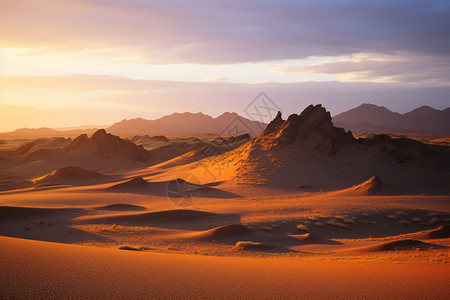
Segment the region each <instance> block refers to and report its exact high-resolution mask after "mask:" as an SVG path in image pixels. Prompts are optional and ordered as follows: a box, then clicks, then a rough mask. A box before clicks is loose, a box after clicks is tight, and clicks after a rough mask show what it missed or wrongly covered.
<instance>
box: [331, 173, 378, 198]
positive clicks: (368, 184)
mask: <svg viewBox="0 0 450 300" xmlns="http://www.w3.org/2000/svg"><path fill="white" fill-rule="evenodd" d="M381 186H382V183H381V180H380V178H378V177H377V176H373V177H371V178H369V179H368V180H366V181H364V182H363V183H361V184H358V185H355V186H352V187H350V188H348V189H343V190H339V191H335V192H332V194H333V195H347V196H368V195H377V194H378V193H379V192H380V189H381Z"/></svg>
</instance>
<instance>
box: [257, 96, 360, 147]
mask: <svg viewBox="0 0 450 300" xmlns="http://www.w3.org/2000/svg"><path fill="white" fill-rule="evenodd" d="M307 139H311V140H312V146H313V148H314V150H316V151H317V152H319V153H321V154H324V155H330V156H332V155H334V154H335V153H336V152H337V151H339V149H340V148H341V147H342V146H343V145H344V144H346V143H348V142H354V141H355V138H354V137H353V135H352V133H351V132H350V131H348V132H345V130H344V129H342V128H337V127H334V126H333V123H332V122H331V115H330V113H329V112H327V111H326V110H325V108H323V107H322V106H321V105H320V104H319V105H316V106H313V105H310V106H308V107H307V108H306V109H305V110H304V111H303V112H302V113H301V114H300V115H296V114H292V115H290V116H289V118H288V119H287V120H286V121H284V120H283V119H282V118H281V113H280V112H278V114H277V116H276V117H275V119H274V120H273V121H272V122H270V124H269V125H268V126H267V128H266V130H264V132H263V133H262V134H261V136H260V137H259V138H258V140H257V143H264V144H266V145H267V146H268V147H269V148H271V147H278V146H287V145H290V144H292V143H294V142H295V141H305V140H307Z"/></svg>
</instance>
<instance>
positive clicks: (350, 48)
mask: <svg viewBox="0 0 450 300" xmlns="http://www.w3.org/2000/svg"><path fill="white" fill-rule="evenodd" d="M448 36H450V4H449V2H448V1H446V0H433V1H423V0H396V1H391V0H389V1H360V0H347V1H332V0H326V1H290V0H282V1H260V0H252V1H209V0H199V1H176V0H173V1H157V0H154V1H137V0H135V1H126V0H96V1H88V0H77V1H75V0H34V1H32V2H30V1H26V0H15V1H7V2H6V3H3V4H2V10H1V11H0V43H1V44H2V45H3V47H20V48H27V49H28V53H29V54H37V53H39V52H42V53H47V52H52V53H58V52H59V53H65V52H70V53H71V52H74V53H86V54H87V55H89V56H93V55H109V56H110V57H111V58H112V59H119V58H122V59H123V60H126V61H133V62H135V63H143V62H144V63H158V64H160V63H201V64H222V63H237V62H258V61H270V60H284V59H303V58H306V57H310V56H342V55H350V54H354V53H368V52H370V53H381V54H389V53H392V52H395V51H409V52H411V53H415V54H417V55H419V54H420V55H431V56H446V57H447V56H448V55H449V54H450V39H449V38H448Z"/></svg>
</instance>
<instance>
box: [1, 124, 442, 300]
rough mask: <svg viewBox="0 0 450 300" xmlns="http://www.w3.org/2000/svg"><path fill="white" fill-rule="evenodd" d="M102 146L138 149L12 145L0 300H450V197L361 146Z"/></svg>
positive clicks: (4, 193)
mask: <svg viewBox="0 0 450 300" xmlns="http://www.w3.org/2000/svg"><path fill="white" fill-rule="evenodd" d="M319 120H320V118H319ZM314 124H315V123H314ZM327 126H328V125H327ZM327 128H328V127H327ZM102 136H103V138H105V139H112V140H114V141H117V142H118V143H120V144H123V145H124V149H125V150H126V151H125V150H124V151H123V152H121V153H120V154H121V155H119V156H117V157H116V155H115V154H116V153H114V151H109V152H108V153H106V154H108V155H107V156H105V155H98V153H97V152H96V151H97V150H98V151H100V150H101V147H100V148H99V147H94V148H95V149H94V150H95V151H92V149H91V148H92V147H91V148H89V147H88V148H89V149H88V148H86V147H85V146H86V145H88V146H89V145H90V144H89V143H87V144H86V145H84V144H83V145H84V146H83V145H81V146H83V147H81V146H80V147H81V148H83V149H84V148H86V149H87V150H89V151H87V150H86V149H84V150H83V149H81V148H78V146H77V147H75V146H74V148H73V149H72V150H73V151H71V152H67V153H66V152H61V151H60V150H61V149H62V148H66V147H67V144H68V143H69V142H68V141H62V142H64V143H62V142H58V143H59V144H58V145H60V144H61V145H60V146H58V147H60V148H61V149H60V150H58V149H59V148H51V149H46V148H40V149H37V150H36V151H40V152H32V151H34V149H33V148H31V150H30V149H28V148H29V147H30V146H27V147H28V148H27V147H25V148H21V147H23V145H27V144H28V143H29V142H32V141H29V140H21V141H13V142H11V141H5V144H3V145H2V147H3V148H2V149H3V150H4V152H2V153H3V154H2V155H4V157H3V158H2V159H1V160H0V171H1V174H3V175H2V176H0V253H1V255H0V299H3V298H6V299H10V298H28V299H36V298H83V299H84V298H92V299H99V298H170V299H173V298H182V299H189V298H195V299H198V298H205V299H230V298H231V299H236V298H241V299H242V298H245V299H267V298H270V299H274V298H275V299H280V298H282V299H291V298H295V299H298V298H302V299H334V298H352V299H354V298H358V299H361V298H363V299H389V298H397V299H405V298H407V299H414V298H422V299H423V298H436V299H448V298H449V296H450V295H449V292H448V286H449V283H450V282H449V280H448V278H450V269H449V268H448V266H449V263H450V259H449V257H450V239H449V235H448V226H449V224H450V193H449V192H448V187H442V186H440V187H439V188H438V189H434V188H435V187H434V186H432V185H429V181H430V180H432V178H431V177H430V178H431V179H428V180H425V181H422V179H423V178H424V177H426V176H427V174H428V173H421V172H419V171H417V172H416V171H411V170H412V169H414V170H415V169H416V166H415V165H399V163H398V162H392V161H388V159H387V158H386V157H384V156H382V157H381V158H380V155H379V153H372V154H373V155H366V154H367V153H366V152H364V151H360V150H357V149H356V148H355V147H356V146H355V145H353V144H351V145H353V146H351V147H350V148H345V147H347V146H345V147H343V148H342V149H341V151H342V152H339V153H336V154H333V155H334V156H327V155H328V154H327V153H330V152H329V151H328V150H330V149H331V150H333V149H334V148H333V147H331V148H326V149H328V150H327V151H325V152H324V153H325V154H320V153H318V152H317V151H316V150H314V148H311V147H310V146H311V145H316V143H317V142H318V141H319V142H320V140H318V139H317V136H314V134H312V135H311V140H310V141H309V142H305V143H303V141H302V140H298V141H297V142H295V143H294V144H293V145H294V146H292V147H291V148H292V149H287V150H286V149H284V148H283V149H281V148H280V149H278V148H276V147H275V148H276V149H275V148H274V149H272V150H270V151H266V150H264V148H265V147H266V148H267V149H269V148H270V147H271V146H270V144H264V143H263V142H258V143H256V144H252V142H251V141H250V142H249V143H243V144H242V143H240V142H239V143H237V144H234V145H233V147H226V146H224V145H222V144H220V141H219V140H217V141H216V142H211V143H212V144H215V145H216V146H218V145H219V144H220V145H219V146H220V147H222V148H224V149H225V148H226V149H225V150H226V152H225V153H218V154H217V153H216V154H211V153H209V152H208V153H209V154H208V155H206V156H199V155H200V154H202V151H200V150H203V149H200V148H198V147H199V146H201V145H203V144H206V143H205V142H199V141H196V142H195V143H196V146H195V147H194V146H192V148H190V147H191V146H190V147H187V146H186V145H184V144H185V143H175V144H174V143H172V144H170V146H167V145H166V146H165V147H161V148H155V149H153V150H151V151H150V152H148V151H147V150H145V149H143V148H142V147H141V148H136V147H134V146H133V145H131V144H130V143H131V142H123V141H120V140H118V137H111V136H109V135H106V134H105V133H102ZM287 137H289V135H288V136H287ZM91 139H92V138H91ZM83 140H84V141H85V142H86V141H87V137H86V138H82V139H81V142H83ZM263 140H264V139H262V140H261V141H263ZM270 140H271V141H275V142H276V136H270ZM325 140H326V139H325ZM213 141H214V140H213ZM333 141H334V140H333V139H332V141H331V144H329V145H328V146H330V145H331V146H332V145H333V143H334V142H333ZM208 143H209V142H208ZM211 143H210V144H209V145H212V144H211ZM308 143H310V144H308ZM351 143H354V142H351ZM39 145H47V146H48V145H53V146H52V147H56V146H54V143H53V142H52V140H48V141H46V140H44V141H42V142H40V144H39ZM95 145H96V144H95ZM95 145H94V146H95ZM101 145H103V144H102V143H101ZM47 146H46V147H47ZM72 146H73V145H72ZM33 147H36V146H33ZM48 147H50V146H48ZM358 147H359V146H358ZM19 149H20V151H19ZM80 149H81V150H80ZM99 149H100V150H99ZM355 149H356V150H355ZM41 150H42V151H44V152H46V153H47V152H48V153H47V154H49V155H41V154H42V153H41V152H42V151H41ZM54 150H56V152H58V153H59V154H58V155H52V154H51V153H53V152H54ZM135 150H136V151H138V153H141V152H142V153H148V155H149V156H148V159H146V161H145V162H142V161H139V160H136V159H134V160H130V159H127V156H126V155H125V154H126V153H127V152H128V151H131V152H133V153H134V151H135ZM322 150H323V149H322ZM322 150H321V151H322ZM5 151H6V152H5ZM30 151H31V152H30ZM52 151H53V152H52ZM333 151H334V150H333ZM440 151H441V152H439V153H440V154H439V153H438V154H439V155H444V154H445V151H447V150H445V149H444V148H442V149H441V150H440ZM56 152H55V153H56ZM33 153H34V155H33V159H31V160H30V159H29V158H30V155H31V154H33ZM96 153H97V154H96ZM355 154H357V156H355ZM145 155H147V154H145ZM355 157H357V158H358V159H355ZM361 157H362V159H360V158H361ZM438 159H439V156H438V157H437V160H438ZM419 162H420V161H419ZM69 166H72V167H69ZM67 167H69V168H67ZM285 167H286V168H285ZM417 168H418V169H417V170H422V169H420V168H422V167H417ZM428 168H429V169H427V170H431V171H430V172H434V171H436V170H437V171H439V172H437V171H436V172H437V175H436V176H441V175H442V174H443V173H442V169H445V165H443V166H442V167H441V169H439V170H438V169H436V170H435V169H433V165H432V164H431V165H430V166H428ZM349 169H350V171H349ZM374 170H376V171H379V172H373V171H374ZM390 170H397V171H398V172H397V171H396V172H395V173H392V174H390V173H389V172H390ZM344 171H345V172H344ZM444 171H445V170H444ZM342 172H344V173H342ZM342 174H347V175H348V176H342ZM424 174H425V175H424ZM374 176H377V177H374ZM402 176H404V177H402ZM344 177H345V178H344ZM394 179H395V180H394ZM399 182H400V183H402V184H403V187H402V188H401V189H400V188H398V187H397V186H396V184H397V183H399ZM424 186H425V190H422V188H423V187H424ZM409 187H411V189H410V190H409V189H408V188H409ZM404 188H406V190H405V189H404ZM399 191H406V192H405V193H399ZM418 191H420V192H418ZM423 191H424V192H423ZM426 191H432V193H427V192H426Z"/></svg>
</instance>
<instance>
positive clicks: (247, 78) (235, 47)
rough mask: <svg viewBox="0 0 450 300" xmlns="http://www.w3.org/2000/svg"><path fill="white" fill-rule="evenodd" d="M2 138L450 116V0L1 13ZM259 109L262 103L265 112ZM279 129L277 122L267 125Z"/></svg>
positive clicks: (20, 6) (110, 5)
mask: <svg viewBox="0 0 450 300" xmlns="http://www.w3.org/2000/svg"><path fill="white" fill-rule="evenodd" d="M0 7H1V9H0V131H9V130H14V129H17V128H21V127H71V126H77V125H88V124H93V125H106V124H112V123H114V122H117V121H120V120H121V119H124V118H135V117H142V118H147V119H155V118H158V117H161V116H163V115H167V114H171V113H174V112H185V111H189V112H203V113H205V114H209V115H212V116H214V117H216V116H218V115H220V114H222V113H224V112H227V111H234V112H237V113H239V114H241V115H243V116H246V113H247V111H246V108H247V107H248V106H249V105H252V103H253V104H254V103H257V101H260V100H259V99H258V95H261V92H264V95H265V96H266V97H268V98H269V100H270V103H272V105H273V106H274V107H276V108H277V109H279V110H281V111H282V112H283V115H284V116H285V117H287V115H289V114H291V113H300V112H301V111H302V110H303V109H304V108H305V107H306V106H307V105H309V104H318V103H321V104H323V105H324V106H325V107H326V108H327V109H328V110H329V111H330V112H331V114H332V115H336V114H338V113H340V112H343V111H346V110H348V109H351V108H353V107H355V106H358V105H360V104H362V103H373V104H376V105H381V106H385V107H387V108H388V109H390V110H392V111H396V112H400V113H405V112H408V111H410V110H412V109H414V108H417V107H420V106H423V105H428V106H431V107H434V108H436V109H444V108H446V107H449V106H450V38H449V37H450V1H448V0H388V1H381V0H380V1H369V0H352V1H345V0H342V1H338V0H325V1H322V0H315V1H309V0H308V1H306V0H303V1H302V0H297V1H294V0H278V1H275V0H272V1H267V0H258V1H256V0H255V1H232V0H229V1H221V0H218V1H210V0H204V1H187V0H184V1H182V0H178V1H172V0H159V1H153V0H147V1H143V0H140V1H138V0H33V1H29V0H14V1H8V0H0ZM255 101H256V102H255ZM263 121H266V122H269V121H270V120H269V119H267V120H263Z"/></svg>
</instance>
